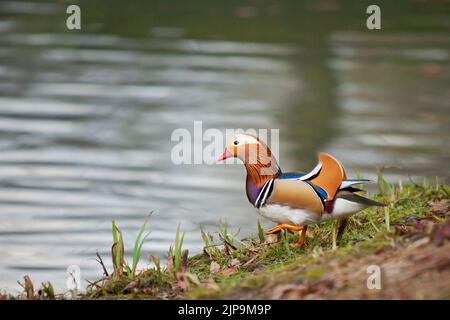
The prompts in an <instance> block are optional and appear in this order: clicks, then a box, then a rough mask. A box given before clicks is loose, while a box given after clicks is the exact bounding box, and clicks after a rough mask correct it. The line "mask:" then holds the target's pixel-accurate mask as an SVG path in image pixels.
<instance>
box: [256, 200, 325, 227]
mask: <svg viewBox="0 0 450 320" xmlns="http://www.w3.org/2000/svg"><path fill="white" fill-rule="evenodd" d="M259 213H260V214H261V215H262V216H263V217H265V218H267V219H269V220H272V221H273V222H275V223H278V224H280V223H287V224H291V225H296V226H304V225H307V224H311V223H317V222H319V221H320V215H318V214H317V213H314V212H311V211H309V210H305V209H293V208H291V207H288V206H283V205H279V204H268V205H265V206H263V207H261V208H260V209H259Z"/></svg>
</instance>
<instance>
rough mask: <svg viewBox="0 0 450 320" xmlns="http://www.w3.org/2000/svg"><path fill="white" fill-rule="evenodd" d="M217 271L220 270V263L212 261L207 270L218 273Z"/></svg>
mask: <svg viewBox="0 0 450 320" xmlns="http://www.w3.org/2000/svg"><path fill="white" fill-rule="evenodd" d="M219 271H220V265H219V264H218V263H217V262H215V261H212V262H211V266H210V267H209V272H211V273H218V272H219Z"/></svg>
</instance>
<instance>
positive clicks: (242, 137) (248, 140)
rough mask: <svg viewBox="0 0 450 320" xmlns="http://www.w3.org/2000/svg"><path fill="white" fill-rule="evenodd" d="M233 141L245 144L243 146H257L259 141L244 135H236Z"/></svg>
mask: <svg viewBox="0 0 450 320" xmlns="http://www.w3.org/2000/svg"><path fill="white" fill-rule="evenodd" d="M235 140H236V141H238V142H239V143H245V144H249V143H256V144H258V143H259V141H258V140H257V139H256V138H255V137H252V136H249V135H246V134H238V135H236V137H235Z"/></svg>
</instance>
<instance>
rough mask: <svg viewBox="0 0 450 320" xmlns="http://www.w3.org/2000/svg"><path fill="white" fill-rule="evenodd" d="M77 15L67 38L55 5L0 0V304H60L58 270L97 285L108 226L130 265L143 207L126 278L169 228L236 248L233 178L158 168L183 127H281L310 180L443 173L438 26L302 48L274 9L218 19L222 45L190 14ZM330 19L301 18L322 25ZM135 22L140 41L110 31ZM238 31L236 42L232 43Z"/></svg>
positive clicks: (243, 231)
mask: <svg viewBox="0 0 450 320" xmlns="http://www.w3.org/2000/svg"><path fill="white" fill-rule="evenodd" d="M324 3H325V2H324ZM330 3H334V2H333V1H331V2H330ZM86 7H87V8H92V11H87V12H86V16H87V18H86V19H87V21H88V22H86V27H83V30H82V32H76V31H67V30H65V7H64V6H62V5H61V4H52V3H42V2H20V1H19V2H2V3H0V257H1V259H0V288H3V289H4V290H7V291H9V292H17V291H18V290H20V287H19V286H18V284H17V283H16V281H17V280H21V279H22V276H23V275H25V274H29V275H30V276H31V278H32V280H33V281H34V282H35V283H37V284H38V283H40V282H42V281H45V280H51V281H52V283H53V284H54V285H55V286H56V287H57V289H58V291H64V290H65V280H66V268H67V267H68V266H69V265H79V266H80V268H81V272H82V277H83V279H95V278H96V277H98V276H99V275H100V274H101V269H100V267H99V265H98V264H97V263H96V262H95V261H94V258H95V253H96V252H97V251H98V252H99V253H100V254H101V255H102V256H103V257H104V259H105V262H107V264H108V266H110V265H111V264H110V263H109V258H108V255H109V252H110V246H111V242H112V239H111V232H110V230H111V220H112V219H115V220H116V221H117V224H118V226H119V227H120V229H121V230H122V233H123V235H124V238H125V243H126V244H128V247H126V250H127V249H128V250H129V251H130V250H131V246H132V244H133V241H134V237H135V235H136V233H137V231H138V229H139V227H140V225H141V224H142V222H143V219H144V217H145V216H146V214H148V213H149V212H150V211H153V216H152V218H151V220H150V229H151V230H152V233H151V235H150V237H149V239H148V241H147V242H146V243H145V245H144V250H143V251H144V254H143V258H142V261H141V267H143V266H145V265H148V264H149V262H148V259H147V258H146V257H148V255H149V254H155V255H159V256H161V257H163V258H164V256H165V255H166V252H167V250H168V248H169V245H170V244H171V243H172V242H173V240H174V237H175V230H176V227H177V225H178V224H181V227H182V229H183V230H184V231H185V232H186V236H185V246H186V247H187V248H189V250H190V252H191V253H195V252H199V251H200V250H201V248H202V240H201V237H200V232H199V225H201V224H202V225H204V226H205V228H206V229H207V230H208V231H210V232H211V233H213V234H214V233H216V232H217V230H218V226H219V225H220V223H221V221H222V222H226V223H227V224H228V226H229V229H230V231H231V232H232V233H237V232H239V235H240V236H242V237H244V236H247V235H250V234H252V233H253V234H254V233H255V232H256V220H257V219H258V216H257V215H256V213H255V211H254V210H253V209H252V207H251V205H250V204H249V203H248V202H247V199H246V196H245V192H244V169H243V167H242V166H241V165H180V166H176V165H174V164H173V163H172V162H171V150H172V148H173V146H174V145H175V143H173V142H171V134H172V132H173V130H175V129H177V128H186V129H188V130H190V131H192V130H193V125H194V121H196V120H201V121H202V122H203V129H204V130H206V129H207V128H217V129H219V130H223V131H225V129H227V128H229V129H233V128H244V129H247V128H255V129H259V128H266V129H271V128H276V129H279V130H280V131H279V132H280V164H281V166H282V168H285V170H286V171H287V170H308V169H310V168H312V167H313V165H314V164H315V160H316V158H315V157H316V153H317V152H318V151H327V152H330V153H332V154H333V155H335V156H336V157H337V158H338V159H340V160H341V161H342V163H343V164H344V166H345V167H346V169H347V171H348V173H349V175H350V176H351V175H356V174H360V175H362V176H363V177H365V178H375V177H376V170H377V167H378V168H381V169H382V171H383V173H384V175H385V176H386V178H387V179H388V180H390V181H392V182H397V181H399V180H403V181H404V182H408V181H410V180H413V181H416V182H420V181H421V180H422V179H423V178H424V177H426V178H429V179H435V177H439V178H440V179H442V180H446V179H448V177H450V168H449V165H448V164H449V161H450V154H449V149H450V140H449V134H450V108H449V107H450V106H449V102H450V90H449V84H450V64H449V60H450V33H449V32H448V28H449V26H448V23H447V24H445V19H443V18H442V19H441V20H439V19H437V20H436V21H434V20H433V22H431V20H430V19H426V18H427V17H428V16H426V15H425V16H422V15H421V14H419V13H417V20H414V21H419V22H420V23H421V25H422V29H420V28H419V30H418V29H417V28H416V29H413V30H412V31H410V30H409V28H408V26H409V25H408V24H407V22H406V25H405V26H397V27H396V28H394V30H390V31H389V32H385V33H384V32H375V33H372V32H368V31H367V30H365V29H364V25H363V26H361V28H360V29H359V30H358V28H355V27H352V28H348V29H346V28H339V27H335V26H334V25H332V26H330V28H329V30H326V31H317V32H320V37H319V36H318V37H319V38H320V41H317V39H316V38H315V34H314V33H312V34H311V35H309V36H308V31H307V30H303V31H301V32H300V33H301V34H302V35H304V37H302V36H299V37H296V36H291V37H288V36H286V33H287V31H285V30H283V29H282V30H279V26H280V25H281V24H280V20H279V19H282V18H283V15H284V14H286V15H287V13H286V12H287V9H286V7H284V6H271V7H267V8H268V9H267V8H266V7H251V6H250V7H236V8H232V10H231V9H230V10H231V11H230V15H229V16H227V15H226V14H224V17H222V18H223V19H222V20H220V23H223V24H224V25H225V26H229V28H225V29H226V30H229V33H227V32H226V31H224V32H223V33H221V34H220V33H217V30H216V29H217V28H218V27H217V25H212V26H211V30H209V29H208V26H209V24H208V23H210V22H211V21H210V20H205V21H204V22H203V24H204V25H202V21H203V20H202V17H203V16H201V17H199V18H198V19H197V20H195V21H190V22H189V23H188V22H185V21H184V20H183V19H182V18H180V19H181V20H180V21H181V22H179V23H177V21H176V19H173V17H172V19H169V18H167V20H164V17H165V16H164V15H163V18H161V19H160V20H161V21H159V20H156V21H153V22H152V23H150V24H149V25H146V24H145V23H146V22H145V21H146V18H145V17H146V16H145V14H141V15H138V11H136V10H137V9H136V8H135V9H134V11H133V8H128V10H124V13H123V14H125V12H126V13H127V14H128V15H127V17H128V18H129V19H128V20H127V19H125V20H124V21H121V20H117V15H118V14H119V13H118V12H120V11H121V10H120V8H119V4H118V3H117V2H115V1H113V5H112V9H111V10H112V13H111V15H107V16H102V15H101V14H95V12H97V13H98V12H100V13H101V12H103V11H102V10H101V9H98V8H96V9H95V8H94V7H93V5H91V7H89V4H87V3H86ZM83 8H84V7H83V6H82V10H85V9H83ZM227 8H228V7H227ZM252 8H253V9H252ZM264 8H265V9H264ZM329 8H330V7H325V9H324V8H318V9H315V8H313V9H310V10H312V12H313V13H314V12H316V13H317V15H319V16H318V18H317V19H318V21H322V20H323V19H325V18H323V17H322V16H321V15H320V14H322V13H323V11H327V10H329ZM332 8H333V7H331V9H332ZM338 8H339V7H338ZM94 9H95V10H96V11H95V10H94ZM103 9H104V10H106V9H105V7H103ZM163 9H164V8H162V9H161V8H160V10H161V12H166V11H164V10H163ZM263 9H264V10H263ZM266 9H267V10H266ZM86 10H87V9H86ZM337 10H339V9H337ZM83 12H84V11H83ZM225 12H227V11H225ZM263 13H264V14H267V15H270V16H271V17H272V16H273V17H274V18H273V19H269V20H268V21H266V19H265V16H262V15H263ZM135 14H136V17H135ZM178 14H179V13H178ZM412 14H414V13H412ZM152 15H155V13H154V12H153V13H152ZM112 17H115V19H114V18H112ZM133 17H135V18H133ZM447 17H448V15H447ZM130 19H131V20H130ZM252 19H253V20H252ZM321 19H322V20H321ZM344 19H345V17H343V18H342V20H344ZM134 20H136V22H135V24H138V25H137V26H134V28H135V29H136V30H140V31H142V30H144V31H143V32H141V33H140V32H134V31H133V30H131V31H130V30H125V31H124V30H123V28H125V26H127V22H128V23H129V24H130V25H131V27H130V28H133V21H134ZM193 20H194V19H193ZM240 20H245V21H246V22H244V23H245V24H244V25H243V26H242V30H243V34H240V33H239V32H236V30H234V29H233V28H234V27H233V26H234V24H233V23H234V21H240ZM106 21H108V22H106ZM111 21H112V22H111ZM247 21H256V22H255V25H259V24H258V23H261V25H264V26H265V27H266V28H267V30H274V31H273V34H272V33H267V36H265V34H264V32H262V34H260V33H258V32H256V31H255V30H254V26H253V25H252V24H251V23H250V22H247ZM288 21H290V20H288ZM339 21H340V20H339ZM217 23H219V22H217ZM252 23H253V22H252ZM323 23H324V24H325V25H326V22H323ZM329 23H331V22H329ZM341 23H343V22H341ZM111 24H113V25H115V24H117V25H121V26H122V27H123V28H122V29H121V28H119V26H116V27H114V28H110V26H111ZM247 24H248V25H247ZM428 25H429V26H430V27H427V26H428ZM202 28H203V29H202ZM252 28H253V29H252ZM200 29H201V30H202V31H199V30H200ZM256 29H257V28H256ZM305 34H306V35H305ZM265 225H267V226H268V225H270V223H269V224H268V223H267V222H265Z"/></svg>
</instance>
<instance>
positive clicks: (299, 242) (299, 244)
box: [291, 226, 308, 248]
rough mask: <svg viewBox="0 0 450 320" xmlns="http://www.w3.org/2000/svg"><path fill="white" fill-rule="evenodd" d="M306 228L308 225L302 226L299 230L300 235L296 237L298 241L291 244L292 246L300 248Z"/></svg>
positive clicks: (303, 241)
mask: <svg viewBox="0 0 450 320" xmlns="http://www.w3.org/2000/svg"><path fill="white" fill-rule="evenodd" d="M306 229H308V226H303V228H302V230H301V232H300V235H299V237H298V241H297V242H296V243H292V244H291V247H292V248H300V247H301V246H302V244H304V243H305V238H306Z"/></svg>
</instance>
